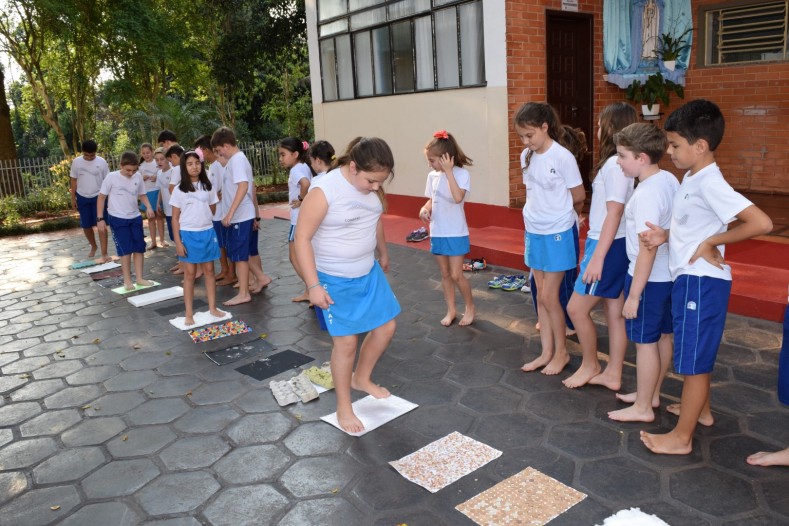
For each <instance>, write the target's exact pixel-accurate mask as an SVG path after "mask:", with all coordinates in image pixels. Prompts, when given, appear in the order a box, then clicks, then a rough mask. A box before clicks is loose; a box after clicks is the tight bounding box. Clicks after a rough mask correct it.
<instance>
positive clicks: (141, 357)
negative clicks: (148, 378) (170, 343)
mask: <svg viewBox="0 0 789 526" xmlns="http://www.w3.org/2000/svg"><path fill="white" fill-rule="evenodd" d="M167 352H168V351H159V350H157V351H155V352H139V351H138V352H137V354H135V355H134V356H130V357H128V358H126V359H125V360H123V361H122V362H121V367H123V369H124V370H126V371H152V370H154V369H156V368H157V367H159V366H160V365H162V364H165V363H167V362H169V361H170V360H172V359H173V358H172V356H168V355H167V354H166V353H167Z"/></svg>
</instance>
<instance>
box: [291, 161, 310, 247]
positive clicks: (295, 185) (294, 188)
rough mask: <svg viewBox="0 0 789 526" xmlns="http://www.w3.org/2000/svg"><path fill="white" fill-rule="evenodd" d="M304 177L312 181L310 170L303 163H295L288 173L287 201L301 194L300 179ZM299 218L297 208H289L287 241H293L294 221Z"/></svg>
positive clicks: (295, 198)
mask: <svg viewBox="0 0 789 526" xmlns="http://www.w3.org/2000/svg"><path fill="white" fill-rule="evenodd" d="M302 179H306V180H307V183H308V184H309V183H310V182H311V181H312V170H310V167H309V166H307V165H306V164H305V163H301V162H300V163H296V164H295V165H294V166H293V167H292V168H291V169H290V174H289V175H288V202H289V203H292V202H293V201H296V200H298V198H299V196H300V195H301V184H300V182H301V180H302ZM298 220H299V208H291V209H290V231H289V232H288V241H289V242H292V241H293V236H294V235H295V233H296V223H297V222H298Z"/></svg>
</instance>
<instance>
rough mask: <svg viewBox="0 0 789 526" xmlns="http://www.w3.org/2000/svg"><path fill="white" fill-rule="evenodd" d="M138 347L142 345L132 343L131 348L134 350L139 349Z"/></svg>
mask: <svg viewBox="0 0 789 526" xmlns="http://www.w3.org/2000/svg"><path fill="white" fill-rule="evenodd" d="M140 347H142V345H140V344H139V343H135V344H134V345H132V349H135V350H136V349H139V348H140Z"/></svg>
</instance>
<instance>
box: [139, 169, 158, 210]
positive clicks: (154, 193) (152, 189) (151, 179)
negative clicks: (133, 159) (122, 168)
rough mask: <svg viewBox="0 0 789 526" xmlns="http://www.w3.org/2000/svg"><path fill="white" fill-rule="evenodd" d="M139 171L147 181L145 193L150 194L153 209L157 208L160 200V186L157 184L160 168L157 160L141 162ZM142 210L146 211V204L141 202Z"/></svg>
mask: <svg viewBox="0 0 789 526" xmlns="http://www.w3.org/2000/svg"><path fill="white" fill-rule="evenodd" d="M139 172H140V174H141V175H142V180H143V182H144V183H145V193H146V194H148V201H149V202H150V203H151V206H152V207H153V209H154V210H156V203H157V201H159V187H158V186H157V184H156V180H157V173H158V172H159V169H158V167H157V165H156V161H143V162H141V163H140V167H139ZM140 210H142V211H143V212H145V204H143V203H140Z"/></svg>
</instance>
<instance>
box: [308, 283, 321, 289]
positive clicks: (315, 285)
mask: <svg viewBox="0 0 789 526" xmlns="http://www.w3.org/2000/svg"><path fill="white" fill-rule="evenodd" d="M320 286H321V282H320V281H319V282H318V283H315V284H314V285H310V286H309V287H307V290H310V289H314V288H315V287H320Z"/></svg>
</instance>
